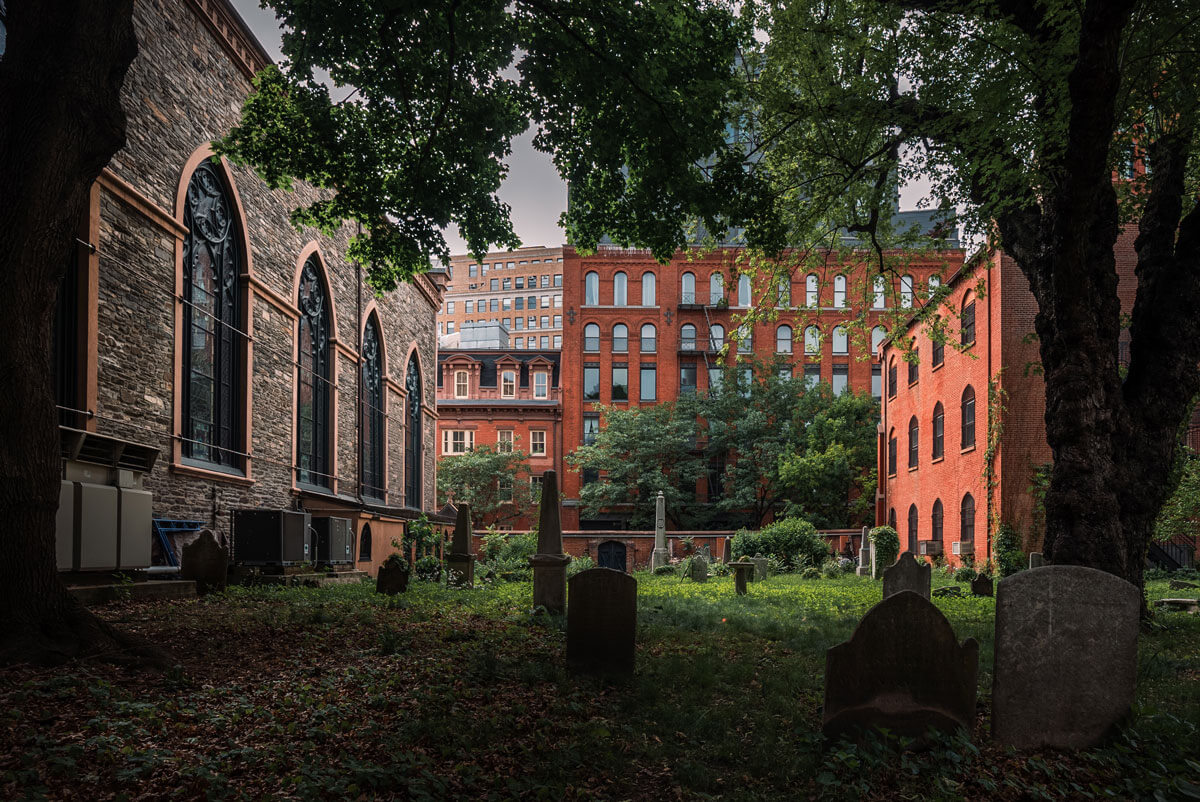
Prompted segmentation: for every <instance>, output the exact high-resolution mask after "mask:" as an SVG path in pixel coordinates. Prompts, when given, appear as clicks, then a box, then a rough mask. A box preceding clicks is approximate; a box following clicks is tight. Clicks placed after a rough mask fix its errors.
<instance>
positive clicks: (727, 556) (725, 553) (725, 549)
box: [721, 537, 733, 563]
mask: <svg viewBox="0 0 1200 802" xmlns="http://www.w3.org/2000/svg"><path fill="white" fill-rule="evenodd" d="M721 557H722V559H723V560H724V561H725V562H727V563H728V562H733V538H731V537H727V538H725V542H724V544H722V554H721Z"/></svg>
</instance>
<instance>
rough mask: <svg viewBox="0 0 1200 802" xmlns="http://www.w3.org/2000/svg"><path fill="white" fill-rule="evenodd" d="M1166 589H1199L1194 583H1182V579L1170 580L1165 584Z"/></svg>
mask: <svg viewBox="0 0 1200 802" xmlns="http://www.w3.org/2000/svg"><path fill="white" fill-rule="evenodd" d="M1167 587H1169V588H1170V589H1171V590H1195V589H1197V588H1200V585H1197V584H1195V583H1194V582H1184V581H1183V580H1182V579H1172V580H1171V581H1170V582H1168V583H1167Z"/></svg>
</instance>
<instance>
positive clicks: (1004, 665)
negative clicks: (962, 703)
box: [992, 565, 1141, 749]
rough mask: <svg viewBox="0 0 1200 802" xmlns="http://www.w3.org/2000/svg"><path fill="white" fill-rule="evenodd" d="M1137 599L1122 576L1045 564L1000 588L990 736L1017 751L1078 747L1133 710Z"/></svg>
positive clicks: (1005, 581) (1087, 744) (1093, 741)
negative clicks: (1130, 709)
mask: <svg viewBox="0 0 1200 802" xmlns="http://www.w3.org/2000/svg"><path fill="white" fill-rule="evenodd" d="M1140 608H1141V597H1140V595H1139V593H1138V590H1137V588H1135V587H1134V586H1133V585H1131V584H1130V583H1128V582H1126V581H1125V580H1123V579H1121V578H1120V577H1117V576H1114V575H1112V574H1109V573H1106V572H1104V571H1098V570H1096V569H1094V568H1084V567H1082V566H1077V565H1047V566H1044V567H1042V568H1040V569H1039V570H1036V571H1022V572H1020V573H1017V574H1014V575H1012V576H1010V577H1006V578H1005V579H1003V580H1001V581H1000V585H999V587H998V588H997V593H996V657H995V668H994V674H995V680H994V682H993V688H992V736H993V738H994V739H995V740H996V741H997V743H999V744H1003V745H1005V746H1014V747H1017V748H1018V749H1024V748H1036V747H1042V746H1049V747H1056V748H1063V749H1084V748H1087V747H1090V746H1094V745H1096V744H1098V743H1100V742H1101V741H1102V740H1103V739H1104V738H1105V736H1106V735H1108V734H1109V733H1110V732H1111V731H1112V730H1113V728H1114V726H1115V725H1117V723H1118V722H1120V721H1121V719H1122V718H1124V717H1125V716H1126V714H1127V713H1128V712H1129V708H1130V705H1131V704H1132V702H1133V692H1134V683H1135V681H1136V678H1137V633H1138V622H1139V614H1140Z"/></svg>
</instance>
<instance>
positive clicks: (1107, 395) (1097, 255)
mask: <svg viewBox="0 0 1200 802" xmlns="http://www.w3.org/2000/svg"><path fill="white" fill-rule="evenodd" d="M744 9H745V13H746V15H747V18H748V19H751V20H752V21H753V25H754V27H756V28H757V29H759V30H760V31H761V32H762V33H763V35H761V36H760V37H759V40H760V41H762V42H763V45H762V47H761V48H759V49H758V50H757V52H756V53H755V54H754V55H753V56H752V57H748V58H750V59H751V62H752V68H751V69H749V70H747V74H748V75H751V76H753V80H752V82H751V87H750V90H749V97H750V98H751V102H750V103H749V105H748V106H747V112H746V114H745V115H744V118H746V119H748V120H750V121H751V123H752V125H751V127H752V128H753V129H754V133H755V137H756V139H757V141H758V143H759V146H760V147H761V152H762V153H763V154H764V157H763V158H762V160H761V162H760V163H759V170H758V172H759V173H760V174H761V175H765V176H767V179H768V180H769V181H770V182H771V183H772V185H773V186H774V187H775V188H776V190H777V192H776V198H777V204H776V208H775V210H774V211H773V212H772V213H771V214H770V215H769V217H770V218H771V219H772V220H774V221H781V222H782V225H783V228H784V229H785V230H786V232H787V233H786V236H785V238H786V239H787V240H788V241H789V242H792V243H799V244H810V243H816V242H820V241H822V237H824V238H826V239H828V238H829V237H830V236H831V232H836V231H837V230H838V229H839V228H840V229H847V228H848V229H850V230H852V231H854V232H857V233H859V234H860V236H861V237H863V238H864V239H865V240H866V241H869V242H870V243H871V244H872V245H873V246H874V247H875V248H876V250H877V253H879V254H881V255H882V254H883V253H885V252H886V249H887V246H888V244H889V242H890V240H891V238H893V237H894V235H895V233H896V232H894V231H889V230H888V221H889V220H890V214H889V211H890V208H891V207H890V203H891V198H892V197H893V191H894V186H895V184H896V183H897V182H898V181H901V180H904V179H906V178H908V177H912V176H914V175H916V174H923V175H926V176H931V177H932V179H933V182H934V186H933V194H934V196H935V197H937V198H940V199H943V200H944V201H945V202H948V203H950V204H954V205H959V206H962V207H964V208H965V209H966V210H967V214H966V216H965V217H964V222H966V223H967V224H968V225H969V227H970V228H971V229H973V230H974V231H976V232H982V233H985V234H988V235H989V236H990V237H991V240H990V241H991V243H993V244H994V246H995V247H998V248H1000V249H1002V250H1003V251H1004V253H1006V254H1007V255H1009V256H1010V257H1011V258H1013V259H1014V260H1015V261H1016V263H1017V264H1018V265H1019V266H1020V268H1021V270H1022V271H1023V273H1024V274H1025V276H1026V277H1027V278H1028V280H1029V284H1030V287H1031V289H1032V292H1033V295H1034V297H1035V299H1036V300H1037V303H1038V309H1039V313H1038V315H1037V318H1036V331H1037V336H1038V342H1039V345H1040V350H1041V364H1042V368H1043V371H1044V376H1045V383H1046V435H1047V439H1048V441H1049V444H1050V447H1051V449H1052V450H1053V452H1054V454H1055V461H1054V467H1053V472H1052V475H1051V479H1050V484H1049V488H1048V491H1047V494H1046V533H1045V546H1044V549H1043V550H1044V552H1045V554H1046V556H1047V558H1048V559H1049V560H1050V561H1052V562H1054V563H1066V564H1081V565H1089V566H1092V567H1096V568H1100V569H1103V570H1106V571H1109V572H1111V573H1114V574H1116V575H1118V576H1122V577H1124V578H1126V579H1129V580H1130V581H1132V582H1134V583H1136V584H1139V585H1140V584H1141V579H1142V568H1143V563H1144V555H1145V550H1146V544H1147V541H1148V539H1149V537H1150V535H1151V532H1152V530H1153V523H1154V520H1155V516H1156V514H1157V512H1158V510H1159V508H1160V507H1161V505H1162V503H1163V501H1164V500H1165V498H1166V494H1167V489H1166V488H1167V486H1168V482H1167V481H1166V480H1167V478H1168V473H1169V472H1170V470H1171V462H1172V461H1171V458H1170V457H1171V450H1172V446H1173V443H1174V435H1175V430H1176V427H1177V426H1178V425H1179V423H1180V421H1181V420H1182V418H1183V416H1184V414H1185V412H1186V410H1187V407H1188V403H1189V401H1190V399H1191V398H1192V397H1193V396H1194V395H1195V393H1196V391H1197V389H1200V367H1198V366H1200V318H1198V317H1197V315H1196V314H1195V310H1196V308H1197V307H1198V306H1200V207H1198V206H1197V204H1196V203H1195V198H1196V188H1197V183H1198V179H1200V169H1198V168H1197V158H1196V156H1197V149H1198V148H1197V145H1198V142H1197V121H1198V107H1197V106H1198V93H1197V88H1198V86H1200V85H1198V84H1197V83H1196V80H1195V76H1196V74H1197V68H1198V67H1200V6H1197V5H1196V4H1195V3H1187V2H1173V1H1172V0H1159V1H1157V2H1141V3H1138V2H1134V0H1084V2H1079V3H1064V2H1058V1H1057V0H1051V2H1043V3H1033V2H1026V1H1025V0H972V2H965V1H964V2H959V1H958V0H891V1H890V2H875V0H869V1H868V0H834V1H833V2H827V0H794V1H793V2H760V3H750V4H747V5H746V6H744ZM901 154H907V155H908V158H907V159H902V158H901ZM1131 156H1132V157H1133V160H1134V162H1135V166H1137V167H1139V168H1141V167H1146V168H1148V170H1147V172H1146V173H1145V174H1140V173H1139V175H1138V177H1136V178H1135V179H1134V180H1132V181H1131V182H1128V183H1124V182H1121V181H1117V182H1114V180H1113V177H1114V173H1115V172H1116V173H1119V174H1124V173H1125V165H1126V163H1127V161H1129V159H1130V157H1131ZM1127 221H1136V222H1129V223H1128V224H1129V226H1130V228H1131V230H1132V231H1133V232H1135V233H1136V241H1135V243H1134V245H1135V249H1136V252H1137V278H1138V286H1137V292H1136V299H1135V301H1134V303H1133V306H1132V308H1131V309H1130V308H1126V309H1125V310H1124V311H1125V312H1126V313H1129V314H1130V320H1131V324H1130V333H1131V339H1130V346H1129V353H1130V363H1129V371H1128V375H1127V376H1125V377H1122V376H1121V373H1120V371H1119V368H1118V337H1119V335H1120V333H1121V328H1122V321H1121V312H1122V309H1121V305H1120V300H1119V297H1118V282H1117V275H1116V271H1115V269H1114V260H1115V256H1114V247H1115V246H1116V244H1117V238H1118V235H1119V234H1120V233H1121V231H1122V225H1123V224H1125V223H1126V222H1127ZM882 264H883V263H882V262H881V266H882ZM932 306H933V305H929V306H927V310H931V307H932Z"/></svg>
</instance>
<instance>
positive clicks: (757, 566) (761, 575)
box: [750, 554, 767, 582]
mask: <svg viewBox="0 0 1200 802" xmlns="http://www.w3.org/2000/svg"><path fill="white" fill-rule="evenodd" d="M750 562H752V563H754V581H755V582H760V581H762V580H764V579H766V578H767V558H766V557H764V556H762V555H761V554H755V555H754V556H753V557H751V558H750Z"/></svg>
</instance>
